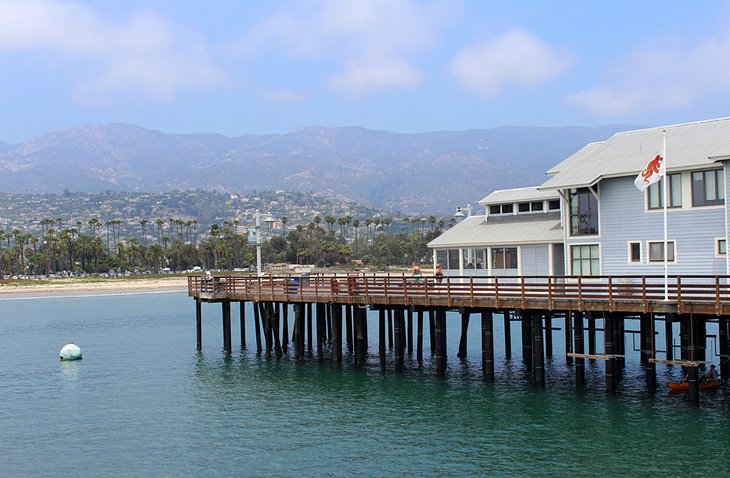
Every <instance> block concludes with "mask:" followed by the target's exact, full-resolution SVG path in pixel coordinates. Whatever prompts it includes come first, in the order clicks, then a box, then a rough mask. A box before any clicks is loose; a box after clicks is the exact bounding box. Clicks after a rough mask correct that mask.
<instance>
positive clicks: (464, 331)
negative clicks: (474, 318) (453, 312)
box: [456, 307, 470, 358]
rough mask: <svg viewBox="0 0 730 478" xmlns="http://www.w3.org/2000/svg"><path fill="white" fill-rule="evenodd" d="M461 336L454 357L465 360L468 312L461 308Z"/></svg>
mask: <svg viewBox="0 0 730 478" xmlns="http://www.w3.org/2000/svg"><path fill="white" fill-rule="evenodd" d="M460 312H461V336H460V337H459V351H458V352H457V354H456V356H457V357H459V358H466V350H467V334H468V332H469V316H470V310H469V309H468V308H467V307H462V308H461V311H460Z"/></svg>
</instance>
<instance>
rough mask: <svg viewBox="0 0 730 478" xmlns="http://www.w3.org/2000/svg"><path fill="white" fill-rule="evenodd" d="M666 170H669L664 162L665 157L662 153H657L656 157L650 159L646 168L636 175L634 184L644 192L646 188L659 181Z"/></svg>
mask: <svg viewBox="0 0 730 478" xmlns="http://www.w3.org/2000/svg"><path fill="white" fill-rule="evenodd" d="M666 172H667V170H666V167H665V164H664V158H663V157H662V155H661V154H657V155H656V158H654V159H652V160H651V161H649V164H647V165H646V167H645V168H644V170H643V171H641V172H640V173H639V175H638V176H636V179H634V185H635V186H636V187H637V188H638V189H639V191H641V192H644V191H646V188H648V187H649V186H651V185H652V184H654V183H656V182H659V180H660V179H661V178H662V177H664V175H665V174H666Z"/></svg>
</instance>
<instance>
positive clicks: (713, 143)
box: [538, 118, 730, 190]
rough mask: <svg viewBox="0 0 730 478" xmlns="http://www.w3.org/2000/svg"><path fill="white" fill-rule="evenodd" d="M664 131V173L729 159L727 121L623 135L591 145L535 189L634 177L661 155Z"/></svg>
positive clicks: (728, 125) (704, 122)
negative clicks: (714, 160) (663, 133)
mask: <svg viewBox="0 0 730 478" xmlns="http://www.w3.org/2000/svg"><path fill="white" fill-rule="evenodd" d="M663 131H666V141H667V149H666V165H667V171H670V172H671V171H674V170H687V169H700V168H702V167H713V166H715V164H714V162H713V158H724V157H727V156H728V155H730V142H729V140H730V118H721V119H716V120H707V121H698V122H695V123H686V124H679V125H672V126H662V127H657V128H647V129H641V130H636V131H626V132H623V133H616V134H615V135H613V136H612V137H611V138H609V139H608V140H606V141H603V142H601V143H591V144H589V145H587V146H586V147H584V148H583V149H581V150H580V151H578V152H577V153H576V154H574V155H573V156H571V157H569V158H568V159H566V160H565V161H563V162H562V163H560V164H558V165H557V166H555V167H554V168H552V169H551V170H550V171H548V174H550V173H552V174H554V175H553V176H552V177H551V178H550V179H548V180H547V181H546V182H545V183H543V184H542V185H541V186H539V187H538V189H541V190H545V189H562V188H573V187H583V186H591V185H593V184H596V183H597V182H598V181H600V180H601V179H604V178H610V177H621V176H630V175H636V174H638V173H639V172H640V171H641V170H642V169H644V167H645V166H646V164H647V163H648V162H649V161H650V160H652V159H654V157H655V156H656V155H657V154H661V152H662V132H663Z"/></svg>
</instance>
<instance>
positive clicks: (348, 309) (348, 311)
mask: <svg viewBox="0 0 730 478" xmlns="http://www.w3.org/2000/svg"><path fill="white" fill-rule="evenodd" d="M345 340H346V341H347V353H349V354H351V353H352V352H353V347H352V306H351V305H345Z"/></svg>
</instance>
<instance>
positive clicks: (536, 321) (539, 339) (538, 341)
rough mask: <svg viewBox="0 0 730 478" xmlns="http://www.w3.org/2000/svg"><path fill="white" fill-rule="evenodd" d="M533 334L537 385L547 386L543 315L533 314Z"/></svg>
mask: <svg viewBox="0 0 730 478" xmlns="http://www.w3.org/2000/svg"><path fill="white" fill-rule="evenodd" d="M530 315H532V333H533V345H532V350H533V362H534V370H535V384H536V385H537V386H539V387H544V386H545V349H544V342H543V325H542V314H540V313H538V312H533V313H532V314H530Z"/></svg>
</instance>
